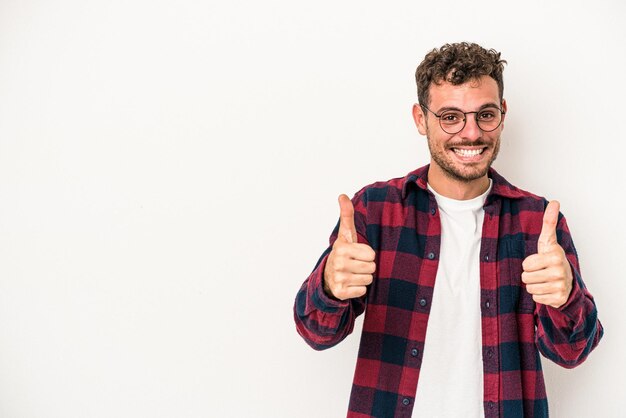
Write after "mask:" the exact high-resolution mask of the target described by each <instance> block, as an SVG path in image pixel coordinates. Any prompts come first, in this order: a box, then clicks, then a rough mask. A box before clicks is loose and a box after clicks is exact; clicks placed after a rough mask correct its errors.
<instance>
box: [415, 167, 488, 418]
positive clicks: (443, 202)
mask: <svg viewBox="0 0 626 418" xmlns="http://www.w3.org/2000/svg"><path fill="white" fill-rule="evenodd" d="M491 185H492V184H491V179H489V188H488V189H487V191H486V192H485V193H483V194H482V195H480V196H478V197H475V198H473V199H470V200H454V199H450V198H447V197H444V196H441V195H439V194H437V192H435V191H434V190H433V189H432V188H431V187H430V185H429V186H428V189H429V190H430V191H431V192H432V193H433V194H434V195H435V199H436V200H437V205H438V206H439V217H440V219H441V250H440V251H441V254H440V256H439V267H438V269H437V277H436V279H435V288H434V291H433V300H432V302H431V303H432V304H431V308H430V315H429V317H428V325H427V329H426V340H425V342H424V352H423V355H422V365H421V369H420V375H419V381H418V385H417V394H416V399H415V406H414V408H413V417H415V418H417V417H419V418H422V417H427V418H448V417H449V418H458V417H463V418H474V417H484V416H485V413H484V408H483V361H482V331H481V328H482V327H481V315H480V264H479V263H480V260H479V254H480V240H481V237H482V229H483V218H484V216H485V211H484V210H483V205H484V203H485V199H486V198H487V194H489V190H491Z"/></svg>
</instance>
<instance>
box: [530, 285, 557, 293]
mask: <svg viewBox="0 0 626 418" xmlns="http://www.w3.org/2000/svg"><path fill="white" fill-rule="evenodd" d="M555 290H556V289H555V286H554V285H553V284H552V283H533V284H528V285H526V291H527V292H528V293H530V294H531V295H549V294H551V293H554V292H555Z"/></svg>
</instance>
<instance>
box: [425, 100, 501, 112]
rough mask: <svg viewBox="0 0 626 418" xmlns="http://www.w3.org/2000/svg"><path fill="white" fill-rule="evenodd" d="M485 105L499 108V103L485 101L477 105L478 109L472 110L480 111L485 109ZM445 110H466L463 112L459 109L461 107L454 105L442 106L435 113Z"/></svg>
mask: <svg viewBox="0 0 626 418" xmlns="http://www.w3.org/2000/svg"><path fill="white" fill-rule="evenodd" d="M487 107H495V108H496V109H500V106H499V105H497V104H496V103H493V102H490V103H485V104H484V105H482V106H481V107H479V108H478V110H474V112H480V111H481V110H483V109H485V108H487ZM446 110H458V111H459V112H462V113H467V112H464V111H463V110H461V109H459V108H458V107H455V106H445V107H442V108H440V109H439V110H437V113H441V112H445V111H446Z"/></svg>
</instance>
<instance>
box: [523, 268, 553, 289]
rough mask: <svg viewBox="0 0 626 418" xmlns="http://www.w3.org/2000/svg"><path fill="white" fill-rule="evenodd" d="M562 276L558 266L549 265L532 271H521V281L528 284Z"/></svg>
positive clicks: (551, 280)
mask: <svg viewBox="0 0 626 418" xmlns="http://www.w3.org/2000/svg"><path fill="white" fill-rule="evenodd" d="M561 278H562V275H561V274H560V272H559V269H558V268H554V267H549V268H546V269H542V270H537V271H533V272H527V271H525V272H523V273H522V282H524V283H526V284H527V285H528V284H537V283H549V282H554V281H557V280H559V279H561Z"/></svg>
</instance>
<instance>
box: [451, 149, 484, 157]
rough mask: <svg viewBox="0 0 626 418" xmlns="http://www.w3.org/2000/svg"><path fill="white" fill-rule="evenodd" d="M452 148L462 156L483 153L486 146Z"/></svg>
mask: <svg viewBox="0 0 626 418" xmlns="http://www.w3.org/2000/svg"><path fill="white" fill-rule="evenodd" d="M452 150H453V151H454V152H455V153H457V154H459V155H460V156H462V157H474V156H476V155H478V154H482V152H483V150H484V148H481V149H459V148H452Z"/></svg>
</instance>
